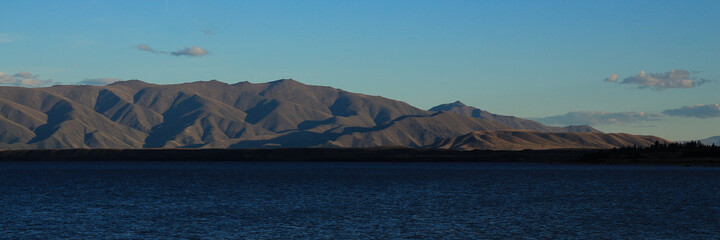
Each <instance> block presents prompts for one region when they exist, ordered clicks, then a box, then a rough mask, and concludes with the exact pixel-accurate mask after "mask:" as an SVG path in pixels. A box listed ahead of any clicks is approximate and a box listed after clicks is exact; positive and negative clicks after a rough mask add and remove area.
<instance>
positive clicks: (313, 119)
mask: <svg viewBox="0 0 720 240" xmlns="http://www.w3.org/2000/svg"><path fill="white" fill-rule="evenodd" d="M571 133H572V134H571ZM482 136H487V137H488V138H484V137H482ZM490 136H492V138H489V137H490ZM510 136H512V138H513V139H512V140H508V139H506V138H508V137H510ZM473 139H484V140H483V141H485V142H490V143H493V145H492V146H490V145H488V144H486V143H479V142H478V143H472V142H473V141H474V140H473ZM488 139H494V140H492V141H489V140H488ZM500 139H503V141H505V142H503V143H502V144H501V143H500ZM558 139H564V140H558ZM458 141H460V142H462V143H463V144H464V146H461V147H460V146H459V145H457V144H456V142H458ZM478 141H479V140H478ZM655 141H661V142H667V140H665V139H662V138H658V137H653V136H635V135H630V134H605V133H602V132H600V131H598V130H596V129H593V128H592V127H589V126H568V127H550V126H545V125H543V124H540V123H538V122H535V121H531V120H526V119H522V118H517V117H512V116H503V115H497V114H492V113H489V112H486V111H482V110H480V109H477V108H474V107H470V106H466V105H464V104H462V103H460V102H455V103H450V104H443V105H439V106H437V107H434V108H432V109H430V110H427V111H426V110H422V109H419V108H416V107H413V106H411V105H409V104H407V103H405V102H402V101H397V100H392V99H388V98H384V97H380V96H371V95H365V94H359V93H352V92H348V91H344V90H341V89H336V88H332V87H326V86H313V85H306V84H302V83H300V82H297V81H295V80H292V79H283V80H277V81H273V82H268V83H249V82H239V83H235V84H227V83H223V82H219V81H215V80H213V81H201V82H192V83H183V84H172V85H158V84H151V83H146V82H142V81H139V80H130V81H121V82H115V83H113V84H110V85H107V86H89V85H57V86H52V87H46V88H24V87H0V149H58V148H120V149H130V148H275V147H284V148H287V147H377V146H405V147H437V148H451V149H462V150H470V149H525V148H532V149H547V148H610V147H616V146H622V145H628V144H635V145H648V144H651V143H653V142H655ZM461 145H462V144H461Z"/></svg>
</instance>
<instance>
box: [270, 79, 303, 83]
mask: <svg viewBox="0 0 720 240" xmlns="http://www.w3.org/2000/svg"><path fill="white" fill-rule="evenodd" d="M269 83H270V84H298V83H299V84H302V83H301V82H298V81H295V79H292V78H283V79H278V80H275V81H272V82H269Z"/></svg>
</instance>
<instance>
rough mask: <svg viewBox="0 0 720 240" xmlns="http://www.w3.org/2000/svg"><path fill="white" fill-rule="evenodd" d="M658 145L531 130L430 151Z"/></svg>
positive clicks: (461, 139) (448, 142) (631, 138)
mask: <svg viewBox="0 0 720 240" xmlns="http://www.w3.org/2000/svg"><path fill="white" fill-rule="evenodd" d="M655 141H659V142H660V143H669V142H670V141H668V140H666V139H663V138H659V137H654V136H639V135H632V134H627V133H590V132H585V133H549V132H539V131H528V130H510V131H477V132H472V133H469V134H466V135H462V136H458V137H453V138H448V139H445V140H442V141H438V142H436V143H434V144H431V145H429V146H427V147H431V148H441V149H453V150H523V149H559V148H598V149H605V148H614V147H622V146H633V145H637V146H648V145H652V144H653V143H655Z"/></svg>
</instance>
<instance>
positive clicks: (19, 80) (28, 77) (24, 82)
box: [0, 72, 60, 87]
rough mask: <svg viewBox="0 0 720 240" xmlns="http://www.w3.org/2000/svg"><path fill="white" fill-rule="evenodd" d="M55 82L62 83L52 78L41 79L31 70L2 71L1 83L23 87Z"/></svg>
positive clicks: (40, 85)
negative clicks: (11, 72) (14, 72)
mask: <svg viewBox="0 0 720 240" xmlns="http://www.w3.org/2000/svg"><path fill="white" fill-rule="evenodd" d="M53 84H60V83H59V82H54V81H53V80H52V79H48V80H41V79H39V78H38V76H37V75H33V74H32V73H29V72H19V73H16V74H13V75H10V74H5V73H2V72H0V85H11V86H21V87H43V86H48V85H53Z"/></svg>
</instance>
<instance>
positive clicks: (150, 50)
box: [135, 44, 167, 53]
mask: <svg viewBox="0 0 720 240" xmlns="http://www.w3.org/2000/svg"><path fill="white" fill-rule="evenodd" d="M135 48H137V49H139V50H140V51H146V52H151V53H167V52H164V51H156V50H155V49H153V48H151V47H150V46H148V45H145V44H139V45H137V47H135Z"/></svg>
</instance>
